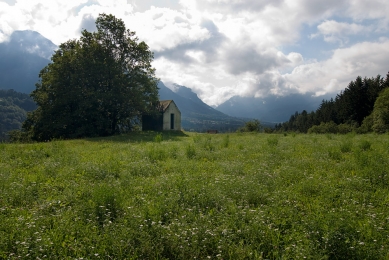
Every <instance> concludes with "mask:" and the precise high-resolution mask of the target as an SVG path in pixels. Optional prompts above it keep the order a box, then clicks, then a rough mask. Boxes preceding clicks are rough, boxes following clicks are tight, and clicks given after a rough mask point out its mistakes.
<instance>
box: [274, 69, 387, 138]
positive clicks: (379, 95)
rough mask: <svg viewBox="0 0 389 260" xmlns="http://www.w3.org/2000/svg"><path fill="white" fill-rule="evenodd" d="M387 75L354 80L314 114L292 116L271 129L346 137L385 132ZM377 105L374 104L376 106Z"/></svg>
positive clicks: (303, 112)
mask: <svg viewBox="0 0 389 260" xmlns="http://www.w3.org/2000/svg"><path fill="white" fill-rule="evenodd" d="M388 87H389V73H388V74H387V75H386V78H383V77H381V76H380V75H377V76H376V77H372V78H367V77H365V78H361V77H360V76H358V77H357V78H356V79H355V80H353V81H351V82H350V83H349V84H348V86H347V87H346V88H345V89H344V90H343V91H341V92H340V93H339V94H338V95H337V96H336V97H335V99H333V98H331V99H330V100H323V101H322V102H321V104H320V106H319V108H318V109H317V110H316V111H312V112H309V113H308V112H307V111H305V110H303V111H302V112H301V113H299V112H295V113H294V114H293V115H291V116H290V119H289V121H287V122H283V123H280V124H276V125H275V131H277V132H288V131H293V132H301V133H325V132H330V133H347V132H351V131H356V132H360V133H366V132H370V131H375V132H385V131H388V130H389V128H386V127H387V125H388V124H389V120H388V118H387V115H386V113H388V109H389V106H388V105H386V106H385V103H386V102H387V100H386V99H387V97H386V96H387V95H388V94H387V93H386V92H387V89H388ZM377 102H378V103H377Z"/></svg>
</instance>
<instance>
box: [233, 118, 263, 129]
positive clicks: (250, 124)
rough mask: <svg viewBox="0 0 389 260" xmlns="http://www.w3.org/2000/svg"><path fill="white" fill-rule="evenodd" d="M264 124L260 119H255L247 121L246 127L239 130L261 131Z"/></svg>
mask: <svg viewBox="0 0 389 260" xmlns="http://www.w3.org/2000/svg"><path fill="white" fill-rule="evenodd" d="M261 130H262V125H261V123H260V122H259V120H257V119H254V120H250V121H248V122H246V123H245V125H244V127H241V128H239V129H238V132H260V131H261Z"/></svg>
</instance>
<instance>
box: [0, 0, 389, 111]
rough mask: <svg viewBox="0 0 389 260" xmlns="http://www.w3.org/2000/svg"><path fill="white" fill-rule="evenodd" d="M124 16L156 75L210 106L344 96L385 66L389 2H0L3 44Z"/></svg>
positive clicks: (388, 66)
mask: <svg viewBox="0 0 389 260" xmlns="http://www.w3.org/2000/svg"><path fill="white" fill-rule="evenodd" d="M99 13H107V14H109V13H111V14H113V15H115V16H116V17H118V18H121V19H123V20H124V22H125V23H126V26H127V28H129V29H130V30H132V31H135V32H136V34H137V36H138V37H139V38H140V40H143V41H145V42H146V43H147V44H148V45H149V46H150V48H151V50H152V51H153V52H154V54H155V60H154V63H153V65H154V67H155V68H156V69H157V76H158V77H159V78H160V79H161V80H162V81H163V82H165V83H167V85H168V86H169V82H172V83H177V84H179V85H184V86H187V87H190V88H192V89H193V91H195V92H196V93H197V94H199V97H200V98H201V99H202V100H203V101H204V102H206V103H207V104H209V105H218V104H221V103H222V102H224V101H226V100H227V99H228V98H230V97H232V96H235V95H240V96H250V97H253V96H255V97H265V96H267V95H269V94H276V95H288V94H291V93H302V94H305V93H313V94H315V95H324V94H328V93H334V94H335V93H338V92H339V91H340V90H343V89H344V88H345V87H347V84H348V83H349V82H350V81H351V80H354V79H355V77H356V76H358V75H359V76H363V77H364V76H367V77H373V76H376V75H377V74H381V75H382V76H385V75H386V73H387V72H388V71H389V16H388V15H387V14H388V13H389V2H388V1H387V0H369V1H367V0H348V1H346V0H326V1H315V0H272V1H265V0H245V1H244V0H198V1H195V0H181V1H179V0H128V1H126V0H80V1H72V0H62V1H58V0H46V1H44V0H0V42H3V41H6V40H7V39H8V37H9V35H11V33H12V32H13V31H15V30H34V31H37V32H39V33H40V34H42V35H43V36H44V37H46V38H48V39H50V40H51V41H53V42H54V43H55V44H57V45H59V44H60V43H62V42H65V41H67V40H69V39H73V38H78V37H79V36H80V31H81V30H82V29H83V28H85V29H87V30H94V29H95V27H94V21H95V18H96V17H97V16H98V14H99Z"/></svg>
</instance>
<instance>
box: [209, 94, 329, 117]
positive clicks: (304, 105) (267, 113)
mask: <svg viewBox="0 0 389 260" xmlns="http://www.w3.org/2000/svg"><path fill="white" fill-rule="evenodd" d="M328 98H329V97H312V94H305V95H302V94H292V95H289V96H284V97H281V96H269V97H266V98H254V97H238V96H235V97H232V98H230V99H229V100H227V101H226V102H224V103H223V104H221V105H219V106H217V107H216V109H217V110H219V111H221V112H223V113H225V114H228V115H230V116H235V117H250V118H257V119H259V120H260V121H267V122H285V121H287V120H289V118H290V116H291V115H292V114H294V113H295V112H296V111H299V112H301V111H303V110H306V111H307V112H311V111H315V110H316V109H317V108H318V106H319V105H320V103H321V101H322V100H323V99H328Z"/></svg>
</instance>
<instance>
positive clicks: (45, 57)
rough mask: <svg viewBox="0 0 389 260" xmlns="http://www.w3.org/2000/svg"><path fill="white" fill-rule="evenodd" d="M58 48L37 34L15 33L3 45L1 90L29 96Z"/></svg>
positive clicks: (0, 75)
mask: <svg viewBox="0 0 389 260" xmlns="http://www.w3.org/2000/svg"><path fill="white" fill-rule="evenodd" d="M56 48H57V47H56V45H54V44H53V43H52V42H51V41H49V40H48V39H46V38H44V37H43V36H42V35H40V34H39V33H37V32H34V31H15V32H13V33H12V35H11V36H10V39H9V41H7V42H2V43H0V89H14V90H15V91H18V92H22V93H30V92H31V91H32V90H34V89H35V83H36V82H37V81H38V75H39V72H40V70H41V69H43V68H44V67H45V66H46V65H47V64H48V63H49V62H50V57H51V54H52V53H53V51H54V50H55V49H56Z"/></svg>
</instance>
